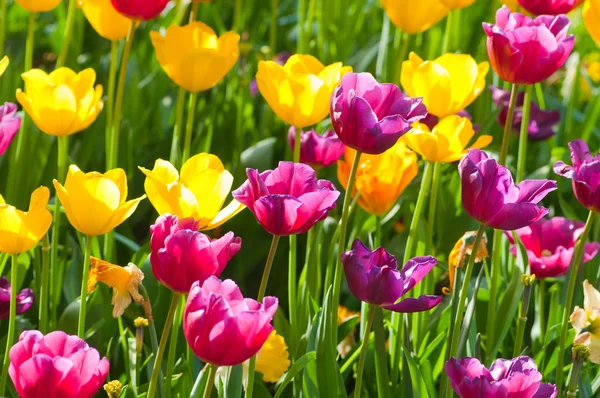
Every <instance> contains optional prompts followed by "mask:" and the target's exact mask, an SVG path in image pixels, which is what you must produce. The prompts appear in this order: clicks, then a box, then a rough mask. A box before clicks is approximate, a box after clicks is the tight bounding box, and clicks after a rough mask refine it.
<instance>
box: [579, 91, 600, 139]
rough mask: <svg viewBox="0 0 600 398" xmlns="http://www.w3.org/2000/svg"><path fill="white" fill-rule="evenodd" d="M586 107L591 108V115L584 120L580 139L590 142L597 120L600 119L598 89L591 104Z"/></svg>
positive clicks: (599, 95) (599, 93)
mask: <svg viewBox="0 0 600 398" xmlns="http://www.w3.org/2000/svg"><path fill="white" fill-rule="evenodd" d="M588 107H591V113H590V116H589V117H588V118H586V121H585V125H584V126H583V133H581V138H582V139H583V140H584V141H586V142H589V141H590V138H591V137H592V133H593V132H594V129H595V128H596V124H597V122H598V119H599V118H600V89H597V90H596V93H595V95H594V99H593V103H591V104H589V105H588ZM586 113H587V112H586Z"/></svg>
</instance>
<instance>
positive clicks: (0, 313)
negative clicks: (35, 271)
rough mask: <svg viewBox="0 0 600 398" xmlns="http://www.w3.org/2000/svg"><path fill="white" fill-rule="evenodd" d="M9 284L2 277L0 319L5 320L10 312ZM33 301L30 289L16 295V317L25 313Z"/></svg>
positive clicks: (0, 285) (33, 296) (0, 283)
mask: <svg viewBox="0 0 600 398" xmlns="http://www.w3.org/2000/svg"><path fill="white" fill-rule="evenodd" d="M10 289H11V287H10V283H9V282H8V279H6V278H5V277H4V276H3V277H2V278H0V319H7V318H8V315H9V312H10ZM34 301H35V295H34V294H33V290H31V289H23V290H21V291H20V292H18V293H17V315H20V314H22V313H24V312H25V311H27V310H28V309H29V308H30V307H31V306H32V305H33V302H34Z"/></svg>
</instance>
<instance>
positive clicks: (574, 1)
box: [518, 0, 583, 15]
mask: <svg viewBox="0 0 600 398" xmlns="http://www.w3.org/2000/svg"><path fill="white" fill-rule="evenodd" d="M518 1H519V4H520V5H521V7H523V8H524V9H525V10H526V11H527V12H530V13H532V14H535V15H559V14H566V13H568V12H571V11H572V10H573V9H575V8H577V6H579V5H580V4H581V3H583V0H518Z"/></svg>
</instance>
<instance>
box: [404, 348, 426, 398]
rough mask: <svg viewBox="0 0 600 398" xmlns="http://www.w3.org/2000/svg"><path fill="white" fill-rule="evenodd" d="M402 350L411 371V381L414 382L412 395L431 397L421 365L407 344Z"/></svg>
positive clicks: (415, 397)
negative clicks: (420, 368)
mask: <svg viewBox="0 0 600 398" xmlns="http://www.w3.org/2000/svg"><path fill="white" fill-rule="evenodd" d="M402 351H403V352H404V357H405V358H406V362H407V363H408V371H409V373H410V382H411V384H412V395H411V397H414V398H429V394H428V393H427V384H425V380H423V376H422V375H421V371H420V370H419V365H417V363H416V362H415V360H414V359H413V357H412V355H411V354H410V352H409V351H408V349H407V348H406V346H404V349H403V350H402Z"/></svg>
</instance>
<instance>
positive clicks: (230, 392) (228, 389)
mask: <svg viewBox="0 0 600 398" xmlns="http://www.w3.org/2000/svg"><path fill="white" fill-rule="evenodd" d="M227 374H228V376H227V377H228V380H227V385H226V386H225V396H226V397H227V398H239V397H241V396H242V390H243V387H244V386H243V384H242V379H243V377H244V371H243V368H242V365H241V364H240V365H235V366H231V367H230V368H229V369H228V370H227Z"/></svg>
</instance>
